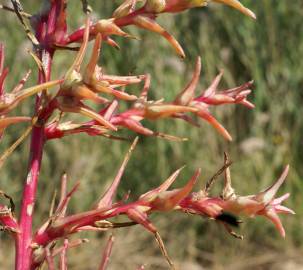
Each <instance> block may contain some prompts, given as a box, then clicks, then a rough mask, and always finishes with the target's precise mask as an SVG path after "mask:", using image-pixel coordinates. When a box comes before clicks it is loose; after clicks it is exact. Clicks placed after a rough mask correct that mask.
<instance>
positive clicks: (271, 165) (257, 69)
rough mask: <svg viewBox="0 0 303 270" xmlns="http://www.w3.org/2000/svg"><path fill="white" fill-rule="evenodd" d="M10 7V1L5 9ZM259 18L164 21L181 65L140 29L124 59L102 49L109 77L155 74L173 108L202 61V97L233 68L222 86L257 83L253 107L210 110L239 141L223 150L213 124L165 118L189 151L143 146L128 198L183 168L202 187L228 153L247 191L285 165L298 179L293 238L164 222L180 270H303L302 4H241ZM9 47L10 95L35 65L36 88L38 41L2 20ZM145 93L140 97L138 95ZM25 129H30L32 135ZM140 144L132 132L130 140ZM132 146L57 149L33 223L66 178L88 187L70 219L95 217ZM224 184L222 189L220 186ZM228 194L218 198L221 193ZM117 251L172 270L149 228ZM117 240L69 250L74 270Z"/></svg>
mask: <svg viewBox="0 0 303 270" xmlns="http://www.w3.org/2000/svg"><path fill="white" fill-rule="evenodd" d="M4 2H5V1H4ZM22 2H23V3H24V8H25V10H26V11H28V12H31V13H35V12H36V11H37V10H38V6H39V5H38V4H39V3H38V2H39V1H33V0H32V1H30V0H27V1H22ZM90 2H92V3H91V6H92V7H93V10H94V13H93V17H95V18H96V19H97V18H108V17H110V16H111V13H112V11H113V10H114V8H115V7H116V6H117V5H118V4H119V1H106V2H105V1H95V2H96V3H93V1H90ZM241 2H242V3H243V4H245V5H246V6H247V7H249V8H250V9H252V10H253V11H254V12H255V13H256V15H257V18H258V19H257V21H253V20H252V19H250V18H248V17H245V16H243V15H242V14H241V13H239V12H237V11H235V10H233V9H231V8H228V7H225V6H222V5H215V4H211V5H209V7H208V8H203V9H202V8H201V9H194V10H191V11H189V12H184V13H182V14H179V15H171V14H168V15H162V16H161V17H160V18H159V22H160V24H162V25H163V26H165V27H166V29H168V30H169V32H170V33H172V34H173V35H174V36H175V37H176V38H177V39H178V40H179V41H180V43H181V44H182V46H183V48H184V49H185V52H186V55H187V57H186V59H185V60H184V61H183V60H180V59H179V58H178V57H177V56H176V55H175V54H174V51H173V50H172V49H171V48H170V46H169V44H168V43H167V42H166V41H165V40H164V39H163V38H161V37H159V36H157V35H155V34H152V33H147V32H146V31H142V30H138V29H136V28H134V27H129V28H127V31H128V32H130V33H132V34H134V35H137V36H139V37H140V38H141V41H134V40H124V39H120V38H117V39H116V40H117V41H118V43H119V44H120V46H121V51H116V50H115V49H113V48H110V47H108V46H106V45H105V46H103V52H102V57H101V59H100V64H101V65H102V66H103V67H104V69H105V70H106V72H107V73H110V74H121V75H126V74H129V73H136V74H144V73H146V72H148V73H150V74H151V75H152V87H151V91H150V98H154V99H157V98H161V97H164V98H165V99H166V100H171V99H172V98H173V97H174V96H175V94H176V93H177V92H178V91H179V90H180V89H182V88H183V87H184V86H185V85H186V84H187V82H188V80H189V78H190V76H191V74H192V71H193V68H194V62H195V59H196V57H197V56H198V55H200V56H201V57H202V75H201V79H200V84H199V89H204V88H205V87H207V86H208V85H209V83H210V82H211V80H212V79H213V78H214V76H215V75H216V74H217V73H218V72H219V70H220V69H224V70H225V73H224V77H223V80H222V82H221V85H220V86H221V87H222V89H224V88H226V87H233V86H235V85H239V84H242V83H244V82H246V81H248V80H251V79H254V81H255V87H254V91H253V93H252V95H251V96H250V97H249V99H250V100H251V101H252V102H253V103H254V104H255V105H256V108H255V109H254V110H248V109H246V108H243V107H240V106H237V107H236V106H223V107H218V108H215V109H214V110H212V112H213V114H214V115H215V116H216V117H217V118H218V119H219V120H220V121H221V123H223V124H224V126H225V127H226V128H227V129H228V130H229V131H230V133H231V134H232V136H233V139H234V140H233V142H232V143H228V142H226V141H224V139H223V138H222V137H220V135H219V134H217V133H216V131H215V130H214V129H213V128H212V127H210V126H209V125H208V124H207V123H202V125H201V128H200V129H198V128H195V127H191V126H189V125H187V124H186V123H183V122H181V121H169V120H167V121H165V120H163V121H157V122H156V123H152V124H149V123H147V125H149V126H151V127H152V128H153V129H155V130H158V131H161V132H167V133H169V134H174V135H177V136H181V137H188V138H189V140H188V141H187V142H183V143H178V142H169V141H165V140H162V139H157V138H144V137H142V138H140V141H139V145H138V146H137V148H136V150H135V152H134V154H133V155H132V158H131V160H130V162H129V165H128V167H127V170H126V173H125V175H124V177H123V180H122V184H121V186H120V188H119V194H118V195H119V196H120V197H121V196H122V195H123V194H125V193H126V192H127V191H128V190H131V199H135V198H136V197H137V196H138V195H139V194H141V193H142V192H145V191H147V190H149V189H150V188H152V187H155V186H157V185H158V184H159V183H161V182H162V181H163V180H164V179H166V178H167V177H168V176H169V175H170V174H171V173H172V172H173V171H174V170H176V169H177V168H179V167H180V166H182V165H184V164H186V165H187V166H186V168H185V169H184V170H183V172H182V174H181V176H180V177H179V180H178V181H177V182H176V184H175V186H181V185H182V184H184V183H185V182H186V180H187V179H188V178H189V177H190V176H191V175H192V174H193V172H194V170H195V169H196V168H198V167H201V168H202V177H201V179H200V180H201V182H200V183H199V184H200V185H202V184H203V183H205V181H206V180H207V179H209V178H210V177H211V176H212V175H213V174H214V173H215V172H216V170H217V169H218V168H219V167H220V166H221V165H222V163H223V151H228V152H229V154H230V156H231V159H232V160H233V161H234V164H233V165H232V168H231V172H232V178H233V182H234V186H235V188H236V190H237V191H238V193H239V194H243V195H246V194H251V193H255V192H257V191H259V190H261V189H263V188H265V187H266V186H268V185H269V184H270V183H272V182H273V181H274V180H275V179H276V178H277V177H278V176H279V175H280V173H281V172H282V169H283V167H284V166H285V165H286V164H288V163H289V164H290V166H291V170H290V174H289V176H288V178H287V181H286V183H285V185H284V186H283V187H282V188H281V190H280V193H279V194H283V192H286V191H287V192H290V193H291V197H290V198H289V199H288V201H287V202H286V205H287V206H289V207H291V208H293V209H294V210H295V211H296V213H297V215H296V216H283V217H282V220H283V224H284V225H285V228H286V231H287V236H286V239H281V237H280V236H279V235H278V233H277V232H276V231H275V229H274V227H273V225H272V224H271V223H270V222H268V221H267V220H265V219H263V218H256V219H244V224H243V225H242V226H241V228H240V233H241V234H243V235H244V237H245V238H244V240H243V241H240V240H236V239H234V238H232V237H231V236H230V235H228V234H227V233H226V232H225V230H224V229H223V228H222V227H221V226H220V225H219V224H216V223H215V222H213V221H209V220H205V219H202V218H200V217H193V216H187V215H181V214H178V213H173V214H166V215H163V214H162V215H154V216H152V220H153V221H154V223H155V224H156V225H157V226H158V228H159V230H160V233H161V235H162V236H163V238H164V240H165V243H166V245H167V248H168V250H169V253H170V254H171V257H172V258H173V260H174V261H175V262H176V263H177V264H178V265H179V266H180V269H193V270H195V269H278V270H279V269H303V267H302V266H300V265H303V261H302V256H301V253H302V251H303V232H302V229H301V228H302V212H303V207H302V203H303V200H302V197H303V196H302V194H303V183H302V179H303V166H302V156H303V145H302V143H303V140H302V137H303V117H302V115H303V108H302V101H303V72H302V70H303V60H302V59H303V27H302V18H303V2H302V1H286V0H284V1H277V0H266V1H265V0H264V1H252V0H246V1H241ZM68 9H69V15H70V16H69V26H70V29H71V30H73V29H75V28H76V27H78V26H79V25H81V24H82V23H83V18H84V17H83V14H82V12H81V6H80V1H70V5H69V7H68ZM0 12H1V13H0V14H1V16H0V25H1V27H0V40H1V41H2V42H3V43H4V44H5V47H6V60H5V65H6V66H9V67H10V75H9V76H8V79H7V82H6V88H7V89H11V88H12V87H13V86H14V85H15V84H16V82H17V81H18V80H19V79H20V78H21V76H22V74H24V73H25V72H26V71H27V70H28V69H29V68H31V69H33V73H32V76H31V79H30V81H29V82H28V83H27V85H32V84H34V83H35V82H36V75H35V73H36V68H35V65H34V63H33V60H32V59H31V57H30V56H29V55H28V53H27V52H26V49H27V48H30V44H29V43H28V41H27V40H26V38H25V35H24V33H23V32H22V29H21V27H20V25H19V23H18V22H17V19H16V18H15V17H14V16H13V14H9V13H8V12H5V11H0ZM73 55H74V53H73V52H61V51H60V52H58V53H57V54H56V56H55V65H54V69H53V78H56V77H58V76H62V75H63V74H64V72H65V71H66V69H67V68H68V66H69V65H70V63H71V61H72V58H73ZM130 90H131V91H133V92H136V91H138V89H136V88H133V90H132V89H131V88H130ZM32 108H33V101H31V103H30V102H29V103H24V104H23V105H22V106H21V107H20V111H19V114H20V113H22V114H25V115H29V114H30V113H31V112H32ZM24 129H25V127H24ZM24 129H23V128H20V125H19V126H17V127H12V128H10V129H8V130H7V132H6V134H5V136H4V137H3V139H2V141H1V145H0V150H1V153H2V152H3V151H4V150H5V149H7V148H8V147H9V145H11V144H12V143H13V142H14V141H15V140H16V139H17V138H18V136H20V134H21V133H22V131H23V130H24ZM123 134H124V135H127V136H129V137H134V136H135V135H134V134H132V133H127V132H126V133H125V132H124V133H123ZM28 142H29V140H26V141H25V143H24V144H23V145H22V146H21V147H19V148H18V149H17V150H16V151H15V152H14V153H13V154H12V155H11V156H10V158H9V159H8V160H7V161H6V163H5V164H4V166H3V167H2V168H1V172H0V177H1V178H0V179H1V180H0V189H2V190H5V191H6V192H8V193H9V194H10V195H11V196H13V198H14V199H15V201H16V203H17V204H18V203H19V201H20V192H21V190H22V183H23V181H24V179H25V175H26V166H27V158H28ZM128 147H129V143H127V142H119V141H110V140H108V139H105V138H98V137H88V136H85V135H80V136H75V137H72V136H71V137H67V138H65V139H63V140H60V141H59V140H56V141H50V142H48V143H47V146H46V152H45V155H44V159H43V167H42V171H41V176H40V183H39V192H38V202H37V207H36V219H35V224H36V225H38V224H41V221H44V220H45V219H46V218H47V214H48V210H49V207H50V202H51V197H52V194H53V191H54V190H55V189H57V188H58V187H59V183H60V176H61V175H62V173H63V172H64V171H66V172H67V173H68V176H69V179H70V186H71V185H72V184H73V183H74V182H75V181H76V180H79V179H80V180H81V188H80V192H78V193H77V194H76V196H75V197H74V199H73V200H72V202H71V205H70V206H71V207H70V212H76V211H81V210H85V209H89V207H90V206H91V205H92V203H94V202H95V201H96V199H97V198H98V197H99V196H100V195H101V194H102V193H103V191H104V187H105V186H107V185H108V184H109V183H110V181H111V180H112V179H113V177H114V175H115V172H116V171H117V170H118V168H119V165H120V164H121V162H122V160H123V157H124V154H125V153H126V151H127V149H128ZM217 185H218V186H220V182H218V184H217ZM218 190H219V189H218ZM115 235H116V243H115V245H114V249H113V255H112V258H111V263H110V266H109V269H136V267H138V266H139V265H141V264H144V263H146V269H167V266H166V262H165V260H164V259H163V258H162V257H161V254H160V251H159V250H158V249H157V246H156V243H155V241H154V240H153V238H152V236H150V235H149V234H148V233H147V232H146V231H144V230H143V229H142V228H140V227H134V228H130V229H126V230H124V229H123V230H119V231H116V232H115ZM107 236H108V234H107V233H104V234H89V235H87V234H84V235H83V237H87V238H89V239H90V241H91V243H90V244H86V245H83V246H82V247H80V248H77V249H75V250H72V251H70V253H69V254H70V256H69V264H70V269H96V265H98V262H99V261H100V258H101V252H102V247H103V246H104V243H105V239H106V238H105V237H107ZM0 237H1V239H0V268H1V269H12V268H13V267H12V264H13V257H14V252H13V245H12V244H11V242H10V241H9V238H8V237H7V236H6V235H5V234H3V233H1V234H0ZM300 267H301V268H300Z"/></svg>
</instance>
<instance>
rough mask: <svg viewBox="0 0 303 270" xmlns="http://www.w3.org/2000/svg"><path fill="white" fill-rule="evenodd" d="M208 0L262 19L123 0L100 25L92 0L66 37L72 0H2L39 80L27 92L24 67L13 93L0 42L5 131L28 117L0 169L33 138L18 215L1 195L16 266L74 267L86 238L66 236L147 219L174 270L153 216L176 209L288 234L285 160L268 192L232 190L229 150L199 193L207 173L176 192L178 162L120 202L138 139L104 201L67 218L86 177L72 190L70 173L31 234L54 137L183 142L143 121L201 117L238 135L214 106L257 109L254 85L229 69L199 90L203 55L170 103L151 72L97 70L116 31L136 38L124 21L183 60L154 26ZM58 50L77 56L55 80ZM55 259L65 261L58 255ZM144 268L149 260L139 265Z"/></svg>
mask: <svg viewBox="0 0 303 270" xmlns="http://www.w3.org/2000/svg"><path fill="white" fill-rule="evenodd" d="M209 2H218V3H222V4H225V5H229V6H231V7H233V8H235V9H237V10H239V11H240V12H242V13H244V14H245V15H248V16H250V17H251V18H253V19H255V15H254V13H253V12H252V11H250V10H249V9H247V8H246V7H244V6H243V5H242V4H241V3H240V2H239V1H237V0H213V1H211V0H144V1H142V0H141V1H140V0H124V1H122V3H121V5H120V6H119V7H118V8H117V9H116V10H115V11H114V12H113V14H112V17H111V18H109V19H100V20H97V21H94V20H92V19H91V18H90V15H89V14H90V10H91V9H90V7H89V6H88V4H87V1H85V0H82V8H83V11H84V12H85V14H86V21H85V22H83V25H82V26H80V27H79V28H78V29H77V30H75V31H74V32H72V33H69V32H68V27H67V24H66V18H67V15H69V14H67V9H66V7H67V5H70V4H76V2H75V1H74V2H72V1H67V0H45V1H43V4H42V7H41V10H40V12H39V13H37V14H29V13H27V12H26V11H24V10H23V8H22V5H21V3H20V2H19V1H18V0H11V5H10V6H3V5H1V8H2V9H4V10H7V11H9V12H13V13H15V14H16V18H17V19H18V20H19V21H20V23H21V25H22V27H23V28H24V30H25V33H26V35H27V37H28V38H29V39H30V41H31V42H32V44H33V52H32V53H31V54H32V56H33V59H34V60H35V62H36V64H37V69H38V78H39V79H38V83H37V85H35V86H31V87H28V88H24V85H25V83H26V81H27V79H28V77H29V75H30V74H29V73H27V74H26V75H25V76H24V78H22V79H21V80H20V81H19V82H16V86H15V87H14V88H13V89H12V90H11V91H7V89H5V87H4V82H5V78H6V76H7V75H8V68H6V67H5V64H4V54H5V48H4V45H3V44H1V45H0V98H1V99H0V115H1V118H0V131H1V136H2V135H3V133H4V131H5V129H6V128H8V127H9V126H10V125H17V124H19V123H21V122H27V123H28V128H27V129H26V130H25V132H24V134H23V136H21V137H20V138H19V139H18V140H17V141H16V142H15V143H14V144H13V145H12V146H11V147H10V148H9V149H7V151H5V152H4V153H3V155H2V156H1V160H0V161H1V165H2V164H3V163H4V161H5V159H6V158H7V157H8V156H9V154H10V153H11V152H12V151H13V150H14V149H15V148H16V147H17V146H18V145H19V144H20V143H21V142H22V141H23V139H24V138H25V137H26V136H27V135H30V136H31V143H30V155H29V167H28V168H29V169H28V172H27V177H26V179H25V181H24V186H23V194H22V202H21V205H20V215H19V217H16V216H15V205H14V202H13V199H12V198H11V197H10V196H9V195H8V192H3V191H0V195H1V196H2V197H4V198H5V199H7V202H8V203H7V204H4V203H3V204H1V205H0V223H1V225H2V229H3V230H4V231H5V232H7V233H9V234H10V235H11V237H12V239H13V240H14V241H15V254H16V255H15V258H16V259H15V269H16V270H29V269H40V267H42V265H45V266H47V267H48V269H62V270H63V269H67V266H68V263H67V258H66V253H67V250H68V249H70V248H72V247H75V246H78V245H80V244H81V243H82V242H83V240H81V239H78V240H77V239H76V240H75V239H73V240H69V237H70V236H71V235H75V234H77V233H78V232H82V231H100V232H104V231H107V230H113V229H115V228H122V227H127V226H132V225H135V224H139V225H141V226H142V227H143V228H144V229H146V231H147V232H149V233H151V234H153V235H154V236H155V239H156V242H157V243H158V245H159V248H160V249H161V252H162V254H163V255H164V257H165V259H166V260H167V262H168V264H169V267H170V268H172V269H175V268H177V267H176V266H174V264H173V260H172V259H171V258H170V256H169V255H168V252H167V250H166V248H165V246H164V243H163V241H162V239H161V237H160V234H159V232H158V230H157V228H156V227H155V225H154V224H153V223H152V222H151V220H150V219H149V216H150V215H151V214H152V213H154V212H161V213H165V212H169V211H178V212H181V213H190V214H193V215H199V216H203V217H206V218H210V219H212V220H215V221H217V222H219V223H221V224H222V225H223V227H224V228H225V229H226V230H227V231H228V232H229V233H230V234H232V235H234V236H235V237H239V238H241V236H240V235H237V234H236V233H235V232H234V231H233V229H232V226H236V225H237V224H238V223H239V222H240V221H239V220H238V216H248V217H255V216H264V217H266V218H268V219H269V220H270V221H272V223H273V224H274V225H275V226H276V228H277V230H278V232H279V233H280V234H281V235H282V236H283V237H284V236H285V231H284V228H283V226H282V224H281V221H280V219H279V216H278V214H280V213H284V214H293V213H294V212H293V211H292V210H291V209H288V208H287V207H285V206H283V205H282V202H283V201H284V200H285V199H287V197H288V196H289V194H285V195H283V196H281V197H278V198H276V193H277V191H278V189H279V187H280V186H281V185H282V184H283V182H284V180H285V178H286V176H287V173H288V166H286V168H285V169H284V171H283V173H282V175H281V176H280V178H279V179H278V180H277V181H276V182H275V183H274V184H273V185H272V186H270V187H269V188H267V189H265V190H264V191H261V192H260V193H258V194H256V195H250V196H240V195H238V194H237V193H236V191H235V190H234V189H233V187H232V183H231V176H230V171H229V166H230V164H231V162H230V161H229V158H228V156H227V154H225V158H224V161H225V162H224V165H223V167H222V168H221V170H219V171H218V172H217V173H216V174H215V176H214V177H213V178H212V179H211V180H210V181H208V182H207V183H206V185H205V187H204V188H203V189H201V190H198V191H196V192H193V188H194V186H195V183H196V181H197V179H198V178H199V176H200V169H198V170H197V171H196V172H195V173H194V174H193V176H192V178H191V179H189V180H188V182H187V184H185V186H183V187H181V188H178V189H169V188H170V186H171V185H172V184H173V183H174V181H175V180H176V178H177V177H178V176H179V174H180V172H181V169H182V168H181V169H178V170H177V171H175V172H174V173H173V174H172V175H171V176H170V177H168V178H167V179H166V180H165V181H164V182H163V183H162V184H161V185H160V186H158V187H156V188H153V189H151V190H150V191H148V192H146V193H145V194H142V195H141V196H140V197H139V198H138V199H137V200H136V201H132V202H129V201H128V195H125V197H124V198H123V200H121V201H115V195H116V192H117V189H118V187H119V183H120V180H121V177H122V175H123V172H124V169H125V167H126V165H127V162H128V160H129V158H130V155H131V152H132V151H133V149H134V148H135V145H136V144H137V142H138V139H137V138H136V139H135V140H134V142H133V144H132V145H131V147H130V150H129V152H128V153H127V154H126V157H125V159H124V161H123V163H122V165H121V167H120V169H119V170H118V173H117V175H116V177H115V178H114V180H113V182H112V184H111V185H110V187H109V188H108V189H107V190H106V191H105V192H104V194H103V196H101V199H100V200H99V201H98V203H97V204H95V205H93V206H92V207H91V209H88V210H87V211H85V212H81V213H75V214H68V212H67V208H68V204H69V201H70V200H71V198H72V195H73V194H74V193H75V192H76V191H77V188H78V186H79V183H77V184H75V185H74V187H73V188H72V189H71V190H70V191H68V190H67V176H66V175H63V176H62V179H61V189H60V196H59V198H57V199H55V200H54V201H55V202H56V205H52V209H51V214H50V216H49V218H48V219H47V220H45V221H44V222H43V223H42V224H41V225H40V226H39V227H38V229H35V230H34V229H33V226H32V224H33V218H34V214H35V202H36V194H37V186H38V180H39V172H40V168H41V162H42V158H43V151H44V146H45V144H46V143H47V141H48V140H57V139H61V138H62V137H65V136H70V135H75V134H79V133H86V134H87V135H89V136H104V137H106V138H108V139H115V138H117V137H119V131H120V130H121V129H128V130H131V131H133V133H134V134H136V133H137V134H141V135H145V136H157V137H161V138H164V139H168V140H174V141H182V140H184V139H183V138H179V137H177V136H173V135H168V134H164V133H161V132H159V131H154V130H151V129H149V128H147V127H145V126H144V125H143V124H142V121H143V120H145V121H155V120H158V119H162V118H169V119H171V120H173V119H181V120H184V121H186V122H188V123H189V124H191V125H193V126H199V121H198V119H199V118H201V119H203V120H205V121H207V122H208V123H209V124H210V125H212V126H213V127H214V128H215V129H216V130H217V131H218V132H219V133H220V134H221V135H222V136H224V138H225V139H227V140H231V139H232V138H231V135H230V134H229V133H228V131H227V130H226V129H225V128H224V127H223V126H222V125H221V124H220V123H219V122H218V121H217V120H216V118H215V117H214V116H213V115H212V114H211V108H212V107H213V106H219V105H225V104H242V105H244V106H246V107H248V108H253V107H254V105H253V104H252V103H251V102H249V101H248V100H247V96H248V95H249V94H250V92H251V90H250V88H251V86H252V84H253V82H252V81H250V82H246V83H244V84H242V85H240V86H236V87H234V88H232V89H226V90H221V91H220V90H218V85H219V82H220V79H221V77H222V75H223V73H222V72H221V73H220V74H219V75H218V76H217V77H216V78H214V80H213V81H212V83H211V85H210V86H209V87H208V88H207V89H205V90H202V91H199V93H196V88H197V85H198V81H199V77H200V71H201V60H200V57H197V60H196V64H195V69H194V71H193V75H192V78H191V80H190V81H189V82H188V83H187V85H186V86H185V87H184V89H183V90H181V91H180V93H179V94H178V95H177V96H176V97H175V98H174V99H173V100H171V101H164V100H163V99H160V100H156V101H154V100H150V99H149V97H148V93H149V88H150V81H151V77H150V75H149V74H139V75H127V76H120V75H109V74H105V73H104V71H103V69H102V67H100V66H98V59H99V56H100V48H101V45H102V46H105V45H106V44H107V45H109V46H112V47H119V45H118V44H117V43H116V41H115V40H114V38H115V36H122V37H125V38H136V37H134V36H132V35H131V34H129V33H127V32H126V31H127V30H126V29H125V27H127V26H129V25H132V26H136V27H139V28H143V29H145V30H148V31H151V32H154V33H157V34H159V35H161V36H162V37H163V38H165V39H166V40H167V41H168V42H169V44H170V45H171V46H172V48H173V49H174V50H175V52H176V53H177V54H178V55H179V56H180V57H182V58H184V57H185V54H184V51H183V49H182V47H181V46H180V44H179V43H178V41H177V40H176V39H175V38H174V37H173V36H172V35H171V34H170V33H168V32H167V30H166V29H164V28H163V27H162V26H161V25H159V24H158V23H157V17H158V16H161V14H162V13H179V12H182V11H185V10H188V9H191V8H195V7H204V6H206V5H207V4H208V3H209ZM89 41H92V42H93V49H92V52H91V55H90V58H89V62H88V64H87V65H86V66H83V64H82V62H83V58H84V56H85V55H86V53H87V46H88V43H89ZM58 49H60V50H76V51H77V52H75V56H74V60H73V64H72V65H71V67H70V68H69V69H68V70H66V71H65V72H64V74H62V77H60V78H57V79H51V71H52V65H53V61H55V60H56V57H55V56H56V51H57V50H58ZM113 53H114V52H113ZM117 53H118V52H117ZM119 53H120V52H119ZM134 84H136V85H140V86H141V88H142V90H141V91H140V93H138V94H137V95H134V94H130V93H128V92H127V91H126V90H127V89H128V88H129V86H131V85H134ZM33 97H35V107H34V108H33V109H32V114H31V115H28V116H11V115H10V114H11V112H14V111H15V109H16V108H17V107H18V106H19V104H21V103H22V102H23V101H24V100H25V99H29V98H33ZM87 101H90V102H93V103H94V104H95V106H94V108H98V109H97V110H95V109H93V108H91V107H89V106H88V105H87ZM122 102H123V103H125V104H126V106H123V108H126V109H124V110H122V109H121V108H120V109H119V105H120V104H121V103H122ZM63 114H64V115H65V117H64V118H63V117H62V116H63ZM70 114H78V115H79V116H82V117H83V119H84V120H83V121H84V122H75V120H68V121H66V120H64V119H66V118H68V117H69V115H70ZM85 119H86V120H85ZM221 173H223V174H224V179H225V182H224V187H223V190H222V193H221V194H220V195H218V196H217V197H212V196H211V195H210V189H211V187H212V185H213V183H214V179H215V177H216V176H217V175H219V174H221ZM117 216H125V222H122V223H121V222H120V223H117V222H114V220H113V218H114V217H117ZM60 240H61V241H60ZM112 244H113V237H110V239H109V241H108V243H107V245H106V249H105V251H104V256H103V258H102V260H101V262H100V263H99V264H98V263H97V264H96V269H105V268H106V266H107V263H108V260H109V256H110V253H111V248H112ZM56 257H59V259H58V260H57V258H56ZM57 261H58V262H59V263H58V266H57ZM142 263H143V262H142ZM57 267H59V268H57ZM143 268H144V267H143V266H142V267H141V268H140V269H143Z"/></svg>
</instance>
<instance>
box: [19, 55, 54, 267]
mask: <svg viewBox="0 0 303 270" xmlns="http://www.w3.org/2000/svg"><path fill="white" fill-rule="evenodd" d="M40 56H41V57H40V58H41V61H42V63H45V64H46V65H45V67H44V72H45V74H43V72H42V71H39V80H38V81H39V83H44V82H46V81H48V80H49V79H50V74H51V63H52V56H53V52H52V51H49V50H47V49H43V50H42V51H41V54H40ZM40 102H41V96H37V98H36V110H37V109H38V107H39V104H40ZM44 143H45V134H44V125H43V124H38V125H37V126H35V127H33V131H32V135H31V144H30V156H29V169H28V174H27V177H26V181H25V183H24V189H23V195H22V203H21V213H20V222H19V226H20V234H19V235H18V237H17V239H16V259H15V269H16V270H28V269H30V265H31V255H32V248H31V246H30V245H31V242H32V223H33V212H34V206H35V201H36V193H37V186H38V179H39V173H40V169H41V162H42V156H43V148H44Z"/></svg>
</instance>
